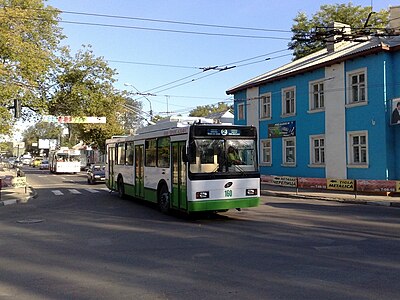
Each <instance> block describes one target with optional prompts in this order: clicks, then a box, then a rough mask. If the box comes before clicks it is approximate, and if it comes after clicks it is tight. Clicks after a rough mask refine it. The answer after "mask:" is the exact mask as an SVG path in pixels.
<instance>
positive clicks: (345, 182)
mask: <svg viewBox="0 0 400 300" xmlns="http://www.w3.org/2000/svg"><path fill="white" fill-rule="evenodd" d="M326 188H327V189H328V190H337V191H354V180H351V179H327V180H326Z"/></svg>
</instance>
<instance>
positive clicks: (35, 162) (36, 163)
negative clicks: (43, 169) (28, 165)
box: [32, 157, 43, 168]
mask: <svg viewBox="0 0 400 300" xmlns="http://www.w3.org/2000/svg"><path fill="white" fill-rule="evenodd" d="M42 161H43V158H41V157H36V158H35V159H34V160H33V161H32V167H34V168H35V167H39V166H40V164H41V162H42Z"/></svg>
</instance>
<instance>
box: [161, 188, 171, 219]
mask: <svg viewBox="0 0 400 300" xmlns="http://www.w3.org/2000/svg"><path fill="white" fill-rule="evenodd" d="M169 204H170V195H169V193H168V188H167V187H166V186H165V185H163V186H162V187H161V189H160V192H159V194H158V207H159V208H160V211H161V212H162V213H164V214H167V213H169Z"/></svg>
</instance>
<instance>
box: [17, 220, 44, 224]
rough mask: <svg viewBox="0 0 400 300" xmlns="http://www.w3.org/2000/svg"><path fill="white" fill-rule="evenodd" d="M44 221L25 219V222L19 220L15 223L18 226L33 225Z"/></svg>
mask: <svg viewBox="0 0 400 300" xmlns="http://www.w3.org/2000/svg"><path fill="white" fill-rule="evenodd" d="M43 221H44V220H43V219H25V220H19V221H17V223H19V224H35V223H42V222H43Z"/></svg>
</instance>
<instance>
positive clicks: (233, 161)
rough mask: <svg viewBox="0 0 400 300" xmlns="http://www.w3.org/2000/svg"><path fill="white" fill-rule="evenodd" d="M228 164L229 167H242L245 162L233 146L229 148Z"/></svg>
mask: <svg viewBox="0 0 400 300" xmlns="http://www.w3.org/2000/svg"><path fill="white" fill-rule="evenodd" d="M228 164H229V165H242V164H243V162H242V160H241V159H240V156H239V153H238V151H237V149H235V148H234V147H233V146H229V148H228Z"/></svg>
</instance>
